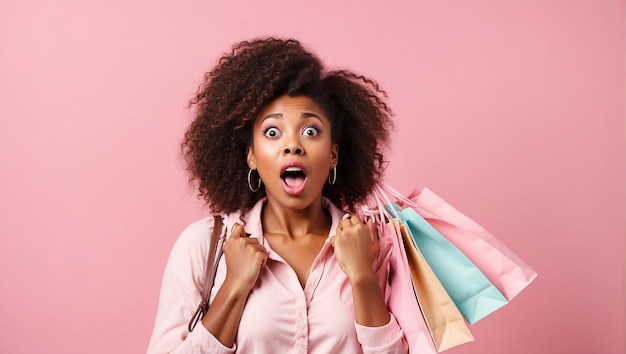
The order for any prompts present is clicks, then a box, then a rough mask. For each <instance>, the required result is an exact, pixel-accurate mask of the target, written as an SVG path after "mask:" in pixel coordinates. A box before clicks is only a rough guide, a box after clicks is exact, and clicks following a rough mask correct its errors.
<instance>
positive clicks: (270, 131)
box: [263, 127, 280, 138]
mask: <svg viewBox="0 0 626 354" xmlns="http://www.w3.org/2000/svg"><path fill="white" fill-rule="evenodd" d="M263 135H265V136H266V137H268V138H277V137H278V136H280V130H278V128H276V127H269V128H266V129H265V130H263Z"/></svg>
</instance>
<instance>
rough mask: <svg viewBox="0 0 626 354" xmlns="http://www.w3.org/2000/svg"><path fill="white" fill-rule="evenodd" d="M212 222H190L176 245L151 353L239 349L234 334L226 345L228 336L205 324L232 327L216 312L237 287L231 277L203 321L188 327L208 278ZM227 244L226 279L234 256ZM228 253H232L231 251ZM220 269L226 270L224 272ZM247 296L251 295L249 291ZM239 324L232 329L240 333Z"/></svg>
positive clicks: (233, 275) (231, 351)
mask: <svg viewBox="0 0 626 354" xmlns="http://www.w3.org/2000/svg"><path fill="white" fill-rule="evenodd" d="M210 225H213V220H212V219H211V218H208V219H204V220H202V221H200V222H196V223H194V224H192V225H190V226H189V227H188V228H187V229H185V230H184V231H183V233H182V234H181V236H180V237H179V239H178V240H177V241H176V243H175V245H174V247H173V248H172V251H171V253H170V257H169V259H168V262H167V265H166V267H165V272H164V274H163V282H162V286H161V296H160V298H159V307H158V311H157V317H156V321H155V325H154V330H153V333H152V337H151V339H150V345H149V347H148V353H149V354H152V353H154V354H157V353H159V354H160V353H199V354H203V353H207V354H208V353H225V354H226V353H234V352H235V348H231V347H233V343H234V336H233V337H232V338H233V339H232V342H231V343H226V344H227V345H225V344H224V342H226V340H225V339H224V338H222V336H221V335H220V333H218V331H215V332H212V331H211V327H210V326H209V327H207V325H206V324H205V322H209V323H210V322H211V320H212V321H213V323H214V326H220V325H221V324H223V325H224V327H226V328H227V327H229V326H230V327H232V325H233V324H232V323H230V325H229V324H228V323H226V322H222V320H221V319H220V318H219V315H217V316H216V315H215V311H214V310H218V309H219V307H221V306H220V302H222V306H224V303H223V300H220V299H230V296H229V295H232V294H233V292H232V289H233V288H232V287H230V286H229V285H228V284H229V282H230V284H232V283H233V282H231V281H230V280H228V279H226V280H225V281H224V284H223V285H222V286H221V287H220V288H219V290H218V291H217V294H216V295H215V298H214V299H213V302H212V304H211V306H210V307H209V313H207V314H206V315H205V316H204V318H203V320H202V324H203V325H202V326H201V325H197V326H196V327H195V328H194V330H193V331H192V332H191V333H189V332H188V331H187V324H188V323H189V320H190V319H191V316H192V315H193V313H194V311H195V309H196V307H197V306H198V303H199V302H200V300H201V289H202V282H203V281H204V271H205V266H206V265H205V263H206V261H205V260H206V252H207V251H208V239H207V235H210V234H211V227H212V226H210ZM231 238H232V237H231ZM229 243H230V242H228V241H227V243H226V244H229ZM235 243H237V242H235ZM244 243H245V242H244ZM226 244H225V245H224V247H225V249H224V251H225V253H224V256H225V258H226V267H223V265H224V263H222V264H221V265H222V266H221V267H218V269H217V271H218V276H217V277H216V278H220V277H221V278H222V279H224V275H223V274H224V272H227V271H226V269H225V268H228V267H229V264H228V263H229V262H228V258H232V257H230V256H228V255H227V254H226V252H227V251H226ZM229 249H230V248H229ZM263 251H264V249H263ZM228 253H230V254H232V252H230V251H229V252H228ZM233 267H234V266H233ZM220 273H221V274H222V275H221V276H220ZM236 276H237V273H236V272H230V277H229V276H227V278H234V277H236ZM255 279H256V278H255ZM236 284H237V283H236ZM229 289H230V290H229ZM245 297H247V293H246V294H245ZM216 301H217V303H216ZM244 301H245V298H244ZM233 304H235V303H233ZM235 305H236V304H235ZM241 311H243V306H242V307H241ZM211 312H213V313H211ZM234 312H236V311H234ZM214 317H215V318H214ZM238 324H239V321H238V320H237V321H236V327H237V326H238ZM236 327H235V329H234V331H233V330H231V332H233V333H236ZM214 334H215V335H214Z"/></svg>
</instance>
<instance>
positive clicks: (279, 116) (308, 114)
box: [261, 112, 324, 124]
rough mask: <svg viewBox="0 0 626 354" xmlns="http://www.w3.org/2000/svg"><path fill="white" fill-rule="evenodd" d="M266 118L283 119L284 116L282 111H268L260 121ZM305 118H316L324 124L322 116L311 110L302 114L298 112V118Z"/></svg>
mask: <svg viewBox="0 0 626 354" xmlns="http://www.w3.org/2000/svg"><path fill="white" fill-rule="evenodd" d="M268 118H273V119H283V118H284V117H283V114H282V113H270V114H268V115H266V116H265V117H263V119H262V120H261V122H262V121H264V120H266V119H268ZM306 118H317V119H318V120H319V121H320V122H321V123H322V124H324V121H323V120H322V118H321V117H320V116H318V115H317V114H315V113H313V112H303V113H302V114H300V119H306Z"/></svg>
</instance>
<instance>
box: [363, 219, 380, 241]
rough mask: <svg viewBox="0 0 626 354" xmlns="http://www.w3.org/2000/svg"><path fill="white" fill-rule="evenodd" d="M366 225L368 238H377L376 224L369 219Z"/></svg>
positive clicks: (374, 239) (373, 239)
mask: <svg viewBox="0 0 626 354" xmlns="http://www.w3.org/2000/svg"><path fill="white" fill-rule="evenodd" d="M366 225H367V231H368V232H369V235H370V239H371V240H372V241H376V240H378V229H376V225H374V222H373V221H372V219H370V220H369V221H368V222H367V224H366Z"/></svg>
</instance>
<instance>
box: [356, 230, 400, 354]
mask: <svg viewBox="0 0 626 354" xmlns="http://www.w3.org/2000/svg"><path fill="white" fill-rule="evenodd" d="M379 232H380V231H379ZM392 246H393V245H392V243H391V240H390V239H389V238H381V239H380V240H379V247H380V251H379V255H378V258H377V259H376V260H375V261H374V264H373V265H372V267H373V268H374V272H375V273H376V276H377V278H378V285H379V286H380V287H381V289H384V297H385V302H386V303H387V304H388V302H389V292H390V291H391V288H390V285H389V282H388V278H389V261H390V258H391V253H392ZM389 317H390V318H389V323H387V324H386V325H384V326H381V327H366V326H362V325H359V324H358V323H356V321H355V322H354V325H355V329H356V336H357V340H358V341H359V343H360V344H361V347H362V348H363V353H364V354H374V353H375V354H386V353H394V354H406V353H408V352H409V347H408V344H407V343H406V340H405V339H404V333H403V331H402V328H401V327H400V325H399V324H398V321H397V320H396V318H395V316H394V315H393V313H391V312H390V313H389Z"/></svg>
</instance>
